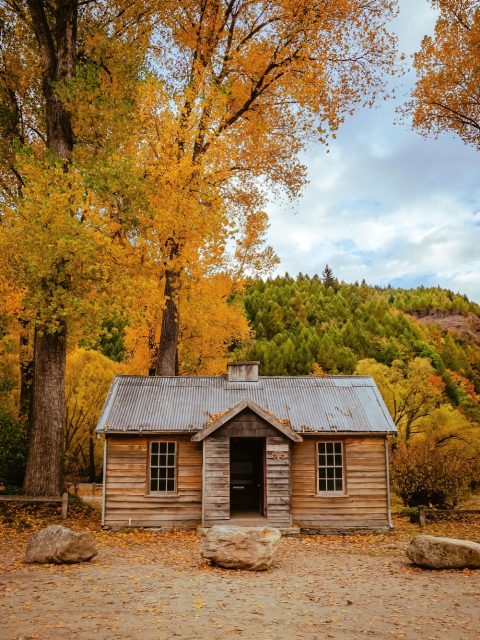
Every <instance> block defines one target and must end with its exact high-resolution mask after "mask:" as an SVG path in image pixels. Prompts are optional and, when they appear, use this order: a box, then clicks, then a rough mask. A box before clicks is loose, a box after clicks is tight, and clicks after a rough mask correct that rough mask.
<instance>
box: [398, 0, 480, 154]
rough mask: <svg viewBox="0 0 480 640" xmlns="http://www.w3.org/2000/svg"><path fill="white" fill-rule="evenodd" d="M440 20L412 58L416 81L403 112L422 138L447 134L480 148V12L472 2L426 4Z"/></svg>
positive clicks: (447, 0)
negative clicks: (411, 119) (410, 116)
mask: <svg viewBox="0 0 480 640" xmlns="http://www.w3.org/2000/svg"><path fill="white" fill-rule="evenodd" d="M431 4H432V5H433V6H434V7H435V8H437V9H439V11H440V16H439V18H438V20H437V23H436V26H435V34H434V36H433V37H427V36H426V37H425V38H424V39H423V42H422V47H421V50H420V51H419V52H418V53H417V54H416V55H415V68H416V70H417V75H418V81H417V85H416V87H415V90H414V92H413V100H412V101H411V103H410V104H409V105H407V110H410V111H412V112H413V124H414V126H415V127H416V128H417V129H418V130H419V131H420V132H421V133H422V134H425V135H428V134H434V135H438V134H439V133H442V132H444V131H446V130H450V131H453V132H454V133H456V134H458V135H459V136H460V137H461V138H462V140H464V142H467V143H468V144H472V145H474V146H475V147H477V149H480V108H479V104H480V89H479V87H480V48H479V41H480V9H479V6H478V2H472V1H471V0H431Z"/></svg>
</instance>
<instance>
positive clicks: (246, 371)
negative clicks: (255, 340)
mask: <svg viewBox="0 0 480 640" xmlns="http://www.w3.org/2000/svg"><path fill="white" fill-rule="evenodd" d="M259 365H260V362H259V361H258V360H251V361H248V362H229V363H228V364H227V372H228V381H229V382H258V367H259Z"/></svg>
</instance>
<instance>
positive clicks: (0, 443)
mask: <svg viewBox="0 0 480 640" xmlns="http://www.w3.org/2000/svg"><path fill="white" fill-rule="evenodd" d="M26 462H27V435H26V432H25V427H24V426H23V424H22V423H21V422H19V421H18V420H16V419H15V418H13V417H12V416H11V415H9V414H8V413H5V412H3V411H0V481H2V482H4V483H5V484H13V485H21V484H22V483H23V476H24V474H25V465H26Z"/></svg>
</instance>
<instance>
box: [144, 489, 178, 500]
mask: <svg viewBox="0 0 480 640" xmlns="http://www.w3.org/2000/svg"><path fill="white" fill-rule="evenodd" d="M145 498H152V499H153V498H156V499H157V500H158V498H161V499H162V500H174V499H177V498H178V492H175V493H173V492H171V491H168V492H167V491H165V492H163V491H157V492H155V491H152V492H150V493H146V494H145Z"/></svg>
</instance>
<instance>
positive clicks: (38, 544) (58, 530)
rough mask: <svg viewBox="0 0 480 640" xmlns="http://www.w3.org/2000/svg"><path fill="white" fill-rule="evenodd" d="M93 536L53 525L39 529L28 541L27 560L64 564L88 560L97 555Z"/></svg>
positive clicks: (30, 561) (28, 561) (29, 561)
mask: <svg viewBox="0 0 480 640" xmlns="http://www.w3.org/2000/svg"><path fill="white" fill-rule="evenodd" d="M97 553H98V551H97V549H96V548H95V544H94V540H93V537H92V536H91V535H90V534H89V533H76V532H75V531H72V530H71V529H67V527H62V526H60V525H52V526H49V527H45V528H44V529H40V531H37V533H35V534H34V535H33V536H32V537H31V539H30V542H29V543H28V546H27V551H26V554H25V562H27V563H32V562H39V563H43V564H46V563H55V564H64V563H72V562H87V561H88V560H91V559H92V558H94V557H95V556H96V555H97Z"/></svg>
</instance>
